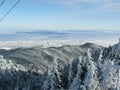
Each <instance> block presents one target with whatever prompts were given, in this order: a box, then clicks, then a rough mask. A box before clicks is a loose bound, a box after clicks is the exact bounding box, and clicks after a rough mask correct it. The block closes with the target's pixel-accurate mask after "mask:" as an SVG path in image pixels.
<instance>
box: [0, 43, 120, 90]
mask: <svg viewBox="0 0 120 90" xmlns="http://www.w3.org/2000/svg"><path fill="white" fill-rule="evenodd" d="M0 55H1V56H0V90H66V89H67V90H119V88H120V85H119V83H118V82H119V79H118V76H119V74H120V72H119V69H120V42H119V43H118V44H115V45H113V46H109V47H104V46H100V45H96V44H93V43H86V44H84V45H80V46H75V45H65V46H61V47H47V48H44V47H39V46H38V47H31V48H17V49H11V50H5V49H0Z"/></svg>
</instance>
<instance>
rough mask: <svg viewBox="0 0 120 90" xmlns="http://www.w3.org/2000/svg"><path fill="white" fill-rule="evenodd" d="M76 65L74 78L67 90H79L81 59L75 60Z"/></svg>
mask: <svg viewBox="0 0 120 90" xmlns="http://www.w3.org/2000/svg"><path fill="white" fill-rule="evenodd" d="M77 60H78V61H77V62H78V63H77V74H76V76H75V77H74V80H73V82H72V83H71V86H70V88H69V90H81V83H82V82H81V72H82V71H81V64H80V63H81V61H82V57H79V59H77Z"/></svg>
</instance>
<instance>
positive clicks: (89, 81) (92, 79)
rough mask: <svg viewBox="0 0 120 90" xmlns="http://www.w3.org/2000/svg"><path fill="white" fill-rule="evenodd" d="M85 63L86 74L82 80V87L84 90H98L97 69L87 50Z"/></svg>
mask: <svg viewBox="0 0 120 90" xmlns="http://www.w3.org/2000/svg"><path fill="white" fill-rule="evenodd" d="M87 61H88V62H87V65H86V68H87V73H86V76H85V79H84V86H85V87H86V90H100V88H99V80H98V76H97V73H98V72H97V67H96V64H95V63H94V61H93V58H92V55H91V52H90V51H89V50H88V52H87Z"/></svg>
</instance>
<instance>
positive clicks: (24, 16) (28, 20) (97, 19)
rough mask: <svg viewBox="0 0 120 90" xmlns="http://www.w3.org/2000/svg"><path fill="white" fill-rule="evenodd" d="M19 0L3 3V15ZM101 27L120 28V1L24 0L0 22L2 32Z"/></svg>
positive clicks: (0, 16) (7, 0) (105, 28)
mask: <svg viewBox="0 0 120 90" xmlns="http://www.w3.org/2000/svg"><path fill="white" fill-rule="evenodd" d="M1 1H2V0H1ZM1 1H0V3H1ZM16 1H17V0H6V2H5V3H4V4H3V5H2V6H0V18H2V16H4V14H5V13H6V12H7V11H8V10H9V9H10V7H12V5H13V4H14V3H15V2H16ZM101 29H102V30H120V0H21V1H20V3H19V4H18V5H17V6H16V7H15V8H14V9H13V10H12V11H11V12H10V13H9V15H8V16H7V17H6V18H4V20H2V21H1V22H0V32H13V31H21V30H22V31H28V30H101Z"/></svg>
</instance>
